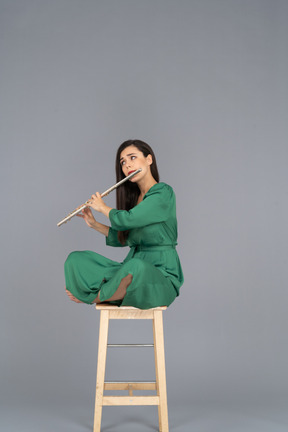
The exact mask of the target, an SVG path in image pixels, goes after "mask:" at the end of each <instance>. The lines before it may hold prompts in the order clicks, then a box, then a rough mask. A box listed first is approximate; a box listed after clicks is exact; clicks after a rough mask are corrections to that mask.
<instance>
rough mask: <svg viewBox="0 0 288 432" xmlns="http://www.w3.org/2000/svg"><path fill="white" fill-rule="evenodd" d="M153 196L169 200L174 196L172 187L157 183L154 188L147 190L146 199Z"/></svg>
mask: <svg viewBox="0 0 288 432" xmlns="http://www.w3.org/2000/svg"><path fill="white" fill-rule="evenodd" d="M154 194H157V195H161V196H163V197H164V198H165V199H169V198H171V197H172V196H174V191H173V189H172V187H171V186H170V185H168V184H167V183H164V182H159V183H156V184H155V185H154V186H152V187H151V188H150V189H149V191H148V192H147V194H146V196H147V197H148V196H151V195H154Z"/></svg>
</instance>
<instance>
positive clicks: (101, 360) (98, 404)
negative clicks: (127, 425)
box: [93, 310, 109, 432]
mask: <svg viewBox="0 0 288 432" xmlns="http://www.w3.org/2000/svg"><path fill="white" fill-rule="evenodd" d="M108 326H109V311H106V310H102V311H101V312H100V326H99V342H98V363H97V380H96V397H95V411H94V429H93V432H100V428H101V418H102V406H103V392H104V379H105V366H106V355H107V341H108Z"/></svg>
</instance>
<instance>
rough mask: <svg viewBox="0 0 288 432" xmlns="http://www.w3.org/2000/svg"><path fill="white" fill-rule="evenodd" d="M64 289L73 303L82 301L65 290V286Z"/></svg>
mask: <svg viewBox="0 0 288 432" xmlns="http://www.w3.org/2000/svg"><path fill="white" fill-rule="evenodd" d="M65 290H66V294H67V295H68V297H69V298H70V300H72V301H74V302H75V303H83V302H82V301H80V300H78V299H77V298H76V297H74V296H73V294H71V292H70V291H68V290H67V288H65Z"/></svg>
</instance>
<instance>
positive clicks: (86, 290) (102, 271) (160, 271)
mask: <svg viewBox="0 0 288 432" xmlns="http://www.w3.org/2000/svg"><path fill="white" fill-rule="evenodd" d="M109 219H110V222H111V227H110V228H109V234H108V236H107V237H106V244H107V245H108V246H116V247H122V246H123V245H122V244H121V243H120V242H119V241H118V237H117V232H118V231H125V230H129V236H128V239H127V241H126V244H125V245H124V246H129V247H130V251H129V253H128V255H127V257H126V258H125V259H124V261H123V262H121V263H119V262H117V261H112V260H110V259H109V258H106V257H104V256H102V255H99V254H97V253H96V252H92V251H75V252H72V253H70V255H69V256H68V258H67V260H66V262H65V280H66V288H67V290H68V291H70V292H71V293H72V294H73V295H74V296H75V297H76V298H77V299H79V300H81V301H82V302H84V303H88V304H91V303H92V302H93V300H95V298H96V297H97V294H98V292H99V290H100V300H101V301H102V302H103V301H106V300H108V299H109V298H111V297H112V295H113V294H114V293H115V291H116V290H117V288H118V286H119V284H120V282H121V279H123V278H124V277H125V276H127V275H128V274H131V275H132V277H133V279H132V282H131V284H130V285H129V286H128V288H127V293H126V295H125V297H124V299H123V300H121V301H116V302H111V303H113V304H117V305H118V306H120V305H122V306H134V307H137V308H140V309H149V308H153V307H157V306H169V305H170V304H171V303H172V302H173V301H174V300H175V298H176V297H177V296H178V295H179V288H180V286H181V285H182V284H183V273H182V269H181V264H180V261H179V257H178V254H177V251H176V249H175V247H176V245H177V219H176V200H175V194H174V191H173V189H172V188H171V186H169V185H167V184H166V183H162V182H161V183H156V184H155V185H154V186H152V187H151V188H150V189H149V191H148V192H147V193H146V195H145V196H144V198H143V201H142V202H140V203H139V204H138V205H137V206H135V207H133V208H132V209H131V210H129V211H126V210H116V209H112V210H111V211H110V213H109Z"/></svg>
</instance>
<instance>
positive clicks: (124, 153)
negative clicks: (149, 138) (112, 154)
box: [120, 145, 141, 160]
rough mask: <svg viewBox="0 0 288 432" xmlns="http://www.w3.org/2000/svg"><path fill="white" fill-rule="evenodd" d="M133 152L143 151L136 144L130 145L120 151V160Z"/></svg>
mask: <svg viewBox="0 0 288 432" xmlns="http://www.w3.org/2000/svg"><path fill="white" fill-rule="evenodd" d="M131 153H133V154H138V153H141V152H140V151H139V150H138V149H137V147H135V146H133V145H131V146H128V147H126V148H125V149H124V150H123V151H122V152H121V153H120V160H121V159H122V158H125V157H127V155H129V154H131Z"/></svg>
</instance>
